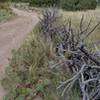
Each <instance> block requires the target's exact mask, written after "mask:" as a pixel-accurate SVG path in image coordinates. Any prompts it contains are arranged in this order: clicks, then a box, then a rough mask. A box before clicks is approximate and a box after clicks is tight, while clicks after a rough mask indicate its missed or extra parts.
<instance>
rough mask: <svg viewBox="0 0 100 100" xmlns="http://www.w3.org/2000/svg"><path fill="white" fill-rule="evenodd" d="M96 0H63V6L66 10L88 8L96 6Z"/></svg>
mask: <svg viewBox="0 0 100 100" xmlns="http://www.w3.org/2000/svg"><path fill="white" fill-rule="evenodd" d="M96 4H97V2H96V0H62V2H61V6H62V8H63V9H65V10H73V11H75V10H87V9H95V8H96Z"/></svg>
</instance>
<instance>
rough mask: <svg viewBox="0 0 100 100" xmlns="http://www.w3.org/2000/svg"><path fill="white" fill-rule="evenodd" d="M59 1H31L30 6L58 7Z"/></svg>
mask: <svg viewBox="0 0 100 100" xmlns="http://www.w3.org/2000/svg"><path fill="white" fill-rule="evenodd" d="M59 2H60V0H31V1H30V5H31V6H38V7H49V6H58V4H59Z"/></svg>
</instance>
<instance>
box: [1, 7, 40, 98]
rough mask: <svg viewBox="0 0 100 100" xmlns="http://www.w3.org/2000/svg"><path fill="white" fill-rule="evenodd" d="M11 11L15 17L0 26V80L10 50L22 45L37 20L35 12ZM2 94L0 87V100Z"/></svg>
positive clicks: (14, 9)
mask: <svg viewBox="0 0 100 100" xmlns="http://www.w3.org/2000/svg"><path fill="white" fill-rule="evenodd" d="M12 10H13V12H14V13H15V14H17V17H16V18H13V19H12V20H9V21H7V22H5V23H1V24H0V79H1V77H2V76H3V74H4V70H5V67H6V66H7V65H8V63H9V62H8V58H9V57H10V56H11V50H12V49H14V48H15V49H16V48H18V47H19V46H20V45H21V44H22V43H23V41H24V40H25V38H26V37H27V35H28V34H29V33H30V32H31V31H32V29H33V27H34V26H35V25H36V24H37V23H38V20H39V19H38V16H37V14H36V13H35V12H32V13H29V12H27V11H22V10H18V9H16V8H12ZM4 93H5V92H4V90H3V88H2V86H1V85H0V100H2V97H3V95H4Z"/></svg>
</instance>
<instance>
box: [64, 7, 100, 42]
mask: <svg viewBox="0 0 100 100" xmlns="http://www.w3.org/2000/svg"><path fill="white" fill-rule="evenodd" d="M63 15H64V18H65V19H68V18H71V20H72V24H73V26H74V27H75V28H79V23H80V20H81V18H82V15H84V27H86V25H87V24H88V22H89V20H90V19H92V23H91V28H92V27H93V26H94V25H95V24H97V23H98V22H99V21H100V7H98V8H97V9H96V10H88V11H77V12H70V11H63ZM88 40H89V41H95V40H100V26H98V28H97V29H96V30H95V31H94V32H93V33H92V35H91V36H90V37H89V39H88Z"/></svg>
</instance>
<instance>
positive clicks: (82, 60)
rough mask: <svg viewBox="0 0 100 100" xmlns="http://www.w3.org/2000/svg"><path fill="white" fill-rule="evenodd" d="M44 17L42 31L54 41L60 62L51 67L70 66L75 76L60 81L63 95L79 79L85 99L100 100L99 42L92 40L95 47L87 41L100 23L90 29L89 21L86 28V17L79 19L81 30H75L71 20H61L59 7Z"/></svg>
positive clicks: (83, 99)
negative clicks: (84, 24) (84, 25)
mask: <svg viewBox="0 0 100 100" xmlns="http://www.w3.org/2000/svg"><path fill="white" fill-rule="evenodd" d="M43 17H44V18H43V19H41V30H42V33H43V34H44V36H45V38H46V40H47V41H49V43H50V42H53V43H54V45H53V48H55V55H56V58H59V59H60V62H58V63H56V64H55V65H53V66H52V68H58V66H59V67H62V65H63V66H65V67H67V68H69V69H70V72H71V73H72V75H73V76H72V78H70V79H68V80H66V81H64V82H61V84H60V85H59V86H58V89H62V90H63V91H62V96H64V95H65V93H66V94H68V93H69V92H70V91H71V89H72V87H73V86H74V85H75V83H76V82H78V83H79V88H80V91H81V95H82V100H100V51H99V49H98V48H97V46H96V43H97V42H95V43H91V44H92V45H93V46H92V48H93V50H91V49H90V48H91V47H89V45H88V44H87V43H86V42H85V41H86V39H87V38H88V37H89V36H90V35H91V33H92V32H93V31H94V30H95V29H96V28H97V27H98V25H99V24H100V22H99V23H97V24H96V25H95V26H94V27H93V28H92V29H91V28H90V25H91V20H90V21H89V23H88V25H87V26H86V28H85V29H83V21H84V16H83V17H82V18H81V21H80V30H79V31H78V32H75V31H74V29H73V28H72V25H71V20H70V19H69V21H68V23H65V24H63V23H62V22H61V21H59V19H61V16H59V13H58V10H57V9H49V10H46V11H45V12H44V13H43ZM58 22H60V23H58ZM87 45H88V46H87ZM90 46H91V45H90ZM66 53H67V56H66Z"/></svg>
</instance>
